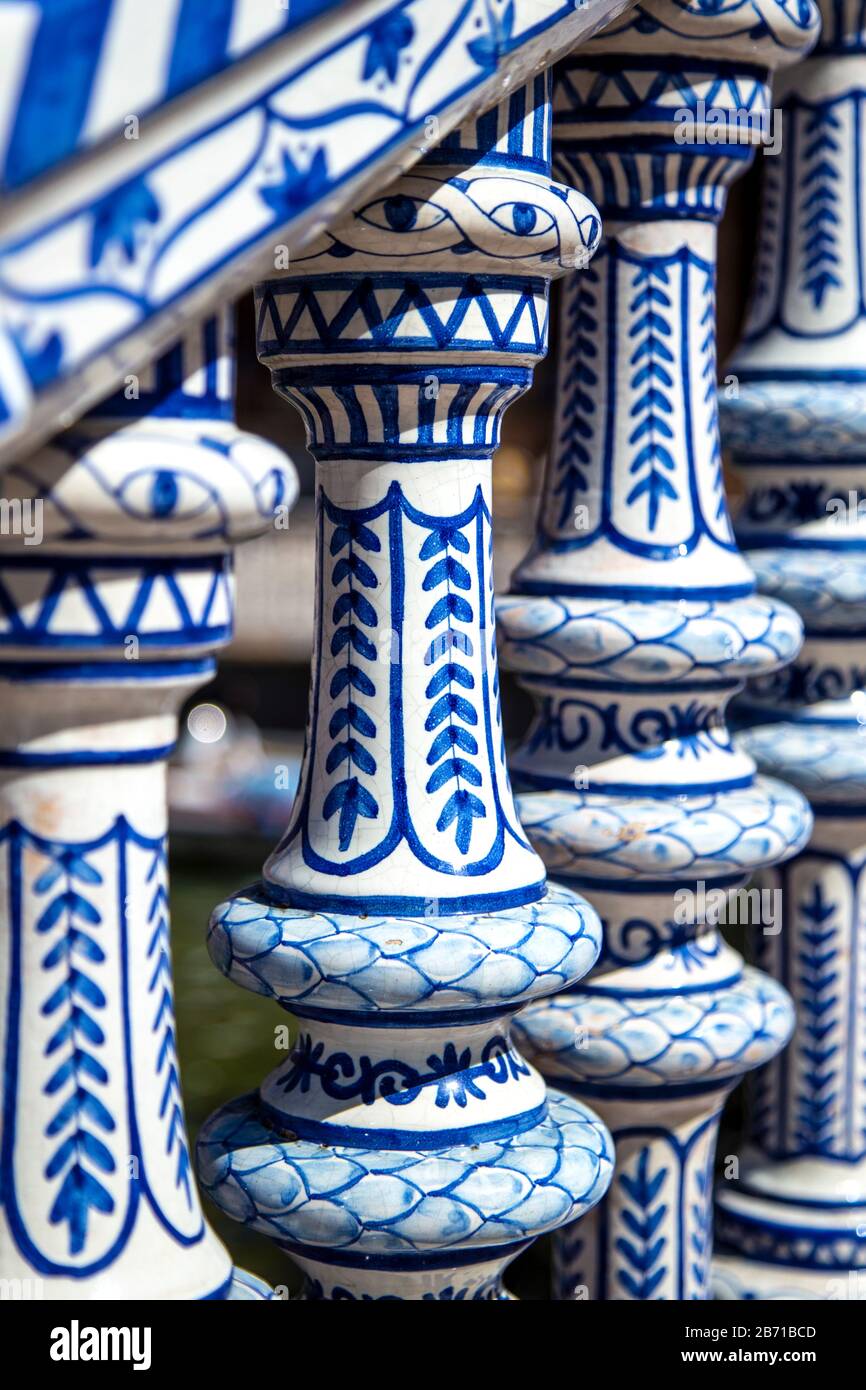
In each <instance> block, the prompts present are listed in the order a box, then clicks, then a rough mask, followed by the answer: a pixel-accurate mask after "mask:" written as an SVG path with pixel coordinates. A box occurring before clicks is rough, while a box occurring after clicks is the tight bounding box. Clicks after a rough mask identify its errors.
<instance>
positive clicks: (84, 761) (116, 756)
mask: <svg viewBox="0 0 866 1390" xmlns="http://www.w3.org/2000/svg"><path fill="white" fill-rule="evenodd" d="M174 748H175V744H174V742H172V743H166V744H164V745H163V746H162V747H161V748H129V749H126V750H123V749H114V748H112V749H101V748H100V749H96V748H93V749H91V748H71V749H69V751H68V752H65V753H22V752H20V751H19V750H17V749H2V748H0V767H32V768H40V767H44V768H49V767H105V766H121V765H124V764H127V765H128V764H130V763H158V762H162V760H163V759H164V758H168V757H170V756H171V754H172V753H173V752H174Z"/></svg>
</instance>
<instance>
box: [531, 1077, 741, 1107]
mask: <svg viewBox="0 0 866 1390" xmlns="http://www.w3.org/2000/svg"><path fill="white" fill-rule="evenodd" d="M548 1079H549V1080H550V1081H552V1082H553V1084H554V1085H555V1086H556V1089H557V1090H558V1091H565V1092H566V1093H567V1094H568V1095H574V1096H577V1098H578V1100H583V1099H588V1100H592V1099H593V1098H595V1099H596V1100H642V1101H646V1103H647V1104H648V1105H658V1103H659V1095H660V1093H662V1094H663V1095H664V1097H665V1099H666V1100H676V1099H678V1098H679V1097H686V1096H705V1095H711V1094H712V1093H713V1092H715V1091H732V1090H733V1089H734V1087H735V1086H738V1085H739V1084H740V1082H741V1081H742V1079H743V1074H742V1072H741V1071H740V1072H738V1073H737V1075H736V1076H726V1077H725V1078H724V1079H723V1080H715V1081H689V1082H684V1083H683V1084H678V1083H677V1082H675V1081H671V1080H670V1078H669V1077H667V1076H665V1077H659V1078H658V1080H657V1081H656V1082H655V1083H654V1084H653V1085H651V1086H620V1085H617V1083H616V1082H614V1081H585V1080H581V1081H575V1080H574V1079H573V1078H572V1077H569V1076H561V1075H560V1074H559V1072H557V1073H556V1074H555V1075H550V1076H549V1077H548Z"/></svg>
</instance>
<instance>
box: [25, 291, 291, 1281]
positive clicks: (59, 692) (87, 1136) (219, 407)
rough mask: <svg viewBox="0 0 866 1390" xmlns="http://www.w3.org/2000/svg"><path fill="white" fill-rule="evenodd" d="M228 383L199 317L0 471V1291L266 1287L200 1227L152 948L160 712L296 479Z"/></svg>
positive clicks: (155, 946)
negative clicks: (235, 1267)
mask: <svg viewBox="0 0 866 1390" xmlns="http://www.w3.org/2000/svg"><path fill="white" fill-rule="evenodd" d="M232 391H233V358H232V347H231V342H230V340H229V320H228V317H227V316H223V317H220V318H219V319H213V320H210V321H209V322H207V323H205V324H204V325H202V326H201V327H200V328H196V329H195V330H192V331H191V332H190V333H189V334H188V336H187V337H186V338H185V339H184V340H183V342H182V343H180V344H178V346H177V347H176V348H175V349H174V350H172V351H171V352H169V353H168V354H166V356H165V357H163V358H161V359H160V360H159V361H158V362H157V363H156V364H155V366H154V367H153V368H151V369H149V370H148V372H146V373H143V374H142V376H141V377H140V378H139V379H138V380H137V381H136V380H134V379H132V378H130V379H128V380H127V383H126V386H125V388H124V390H123V391H121V392H120V393H119V394H118V395H117V396H115V397H113V398H111V399H110V400H109V401H107V402H106V403H105V404H104V405H103V406H102V407H101V408H100V409H98V410H95V411H93V412H92V413H91V414H90V415H88V416H87V417H85V418H84V419H82V420H81V421H80V422H79V423H78V424H77V425H76V426H75V428H74V429H72V430H70V431H68V432H67V433H66V434H64V435H62V436H60V437H58V438H57V439H56V440H55V441H54V442H53V443H52V444H50V445H48V446H46V447H45V448H44V449H42V450H41V451H40V452H38V453H37V454H36V455H34V456H33V457H32V458H30V459H28V460H27V461H26V462H25V463H22V464H20V465H17V466H14V467H12V468H11V469H10V470H9V471H8V472H7V473H4V474H3V479H2V488H3V492H4V496H5V498H6V499H7V502H8V503H9V516H10V517H11V518H13V520H14V519H15V518H16V517H17V518H18V521H19V524H18V525H17V526H16V527H13V528H11V529H17V530H18V531H19V534H18V535H16V536H11V535H5V536H4V537H3V540H2V549H0V702H2V708H3V711H4V716H3V725H2V730H0V902H2V929H0V1018H2V1038H3V1049H4V1059H3V1060H4V1073H3V1074H4V1087H3V1117H2V1141H0V1174H2V1177H0V1189H2V1193H3V1201H2V1205H0V1277H2V1279H3V1281H4V1288H6V1287H12V1288H19V1287H21V1288H22V1289H26V1288H30V1289H32V1290H35V1291H36V1292H34V1293H33V1294H32V1296H37V1297H45V1298H51V1299H70V1298H71V1299H82V1298H83V1299H104V1298H109V1299H209V1298H225V1297H227V1296H233V1297H241V1298H247V1297H262V1296H268V1294H267V1291H266V1290H265V1289H264V1286H261V1287H259V1286H258V1284H257V1281H255V1280H251V1279H250V1277H249V1276H246V1275H243V1274H242V1273H241V1274H240V1275H239V1277H238V1279H237V1280H236V1281H235V1287H234V1292H230V1286H231V1282H232V1267H231V1261H230V1258H229V1255H228V1253H227V1251H226V1250H224V1249H223V1247H222V1246H221V1244H220V1243H219V1242H218V1241H217V1239H216V1238H215V1236H214V1235H213V1233H212V1232H211V1231H210V1229H209V1227H208V1226H207V1225H206V1224H205V1221H204V1218H203V1215H202V1211H201V1205H200V1202H199V1197H198V1192H197V1190H196V1184H195V1179H194V1176H193V1171H192V1163H191V1158H190V1154H189V1146H188V1140H187V1134H186V1126H185V1121H184V1115H183V1104H182V1099H181V1093H180V1082H179V1076H178V1063H177V1053H176V1045H175V1025H174V1005H173V986H172V976H171V957H170V945H169V894H168V884H167V864H166V789H165V760H166V758H167V756H168V754H169V752H170V751H171V748H172V745H173V743H174V739H175V735H176V724H177V711H178V709H179V707H180V705H181V703H182V702H183V701H184V699H185V698H186V697H187V696H188V695H189V694H190V693H191V692H192V691H193V690H195V689H196V688H197V687H198V686H199V685H201V684H202V683H203V682H204V681H206V680H207V679H208V677H209V676H210V674H211V673H212V670H213V661H212V656H211V653H212V652H213V650H214V649H215V648H217V647H219V646H221V645H223V644H224V643H225V642H226V641H227V640H228V639H229V637H230V635H231V624H232V578H231V564H230V553H229V551H230V546H231V545H232V544H233V542H235V541H238V540H243V539H245V538H246V537H248V536H252V535H254V534H256V533H258V532H260V531H262V530H264V529H265V528H266V527H267V526H268V525H273V524H274V509H275V507H288V506H290V505H291V503H292V501H293V500H294V496H295V491H296V481H295V476H294V471H293V469H292V467H291V464H290V463H289V462H288V460H287V459H286V458H285V456H284V455H283V454H282V453H281V452H280V451H279V450H278V449H275V448H274V447H273V446H272V445H270V444H266V443H264V442H263V441H262V440H259V439H256V438H254V437H253V436H250V435H246V434H243V433H241V432H240V431H239V430H238V429H237V427H236V426H235V424H234V421H233V417H232ZM21 1296H26V1294H24V1293H22V1295H21Z"/></svg>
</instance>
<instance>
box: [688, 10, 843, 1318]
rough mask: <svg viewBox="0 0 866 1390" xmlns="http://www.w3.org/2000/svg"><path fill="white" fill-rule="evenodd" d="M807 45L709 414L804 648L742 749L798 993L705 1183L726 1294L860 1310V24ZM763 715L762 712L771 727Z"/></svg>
mask: <svg viewBox="0 0 866 1390" xmlns="http://www.w3.org/2000/svg"><path fill="white" fill-rule="evenodd" d="M820 8H821V14H822V20H823V30H822V37H821V42H820V44H819V46H818V48H817V50H816V52H815V55H814V56H813V57H812V58H810V59H809V60H808V61H807V62H805V63H803V64H802V65H801V66H800V67H799V68H796V69H794V70H792V72H791V73H790V74H789V75H788V77H787V79H786V81H785V83H784V85H783V86H782V88H781V89H780V92H779V100H780V103H781V105H782V108H783V111H784V131H785V145H784V151H783V157H782V158H780V159H769V160H767V161H766V164H765V189H764V206H763V212H762V223H761V244H760V251H759V257H758V264H757V270H756V281H755V285H754V289H753V298H752V305H751V310H750V314H749V317H748V321H747V324H746V329H745V333H744V336H743V340H742V343H741V345H740V347H739V349H738V351H737V353H736V355H735V358H734V360H733V362H732V363H731V368H730V370H731V372H732V373H733V374H735V376H736V377H737V378H738V381H739V389H738V393H737V395H736V396H734V397H732V398H731V399H724V393H723V403H722V406H723V423H724V429H725V435H726V438H727V441H728V442H729V443H730V445H731V448H732V451H733V455H734V459H735V461H736V465H737V467H738V469H739V470H740V475H741V477H742V480H743V482H744V484H745V488H746V498H745V502H744V504H743V509H742V513H741V516H740V518H739V521H738V533H739V534H740V536H741V538H742V540H743V542H744V544H746V545H747V546H749V548H750V554H749V559H750V561H751V563H752V564H753V566H754V568H755V571H756V573H757V576H758V582H759V585H760V587H761V590H762V592H764V593H765V594H768V595H771V596H773V597H774V598H781V599H783V600H785V601H786V602H789V603H791V604H792V605H793V606H794V607H795V608H796V609H797V611H798V612H799V613H800V615H801V616H802V619H803V622H804V625H805V629H806V641H805V644H804V647H803V651H802V653H801V654H800V656H799V657H798V658H797V660H796V661H795V662H794V664H793V665H792V666H791V667H789V668H788V670H787V671H785V672H781V673H779V675H778V676H776V677H769V678H767V679H765V680H761V681H758V682H756V683H755V685H754V686H753V687H751V688H750V690H749V692H748V694H747V696H746V697H744V701H743V705H742V715H741V717H742V718H743V719H744V720H747V721H748V722H749V723H750V724H752V725H754V726H756V727H754V728H753V729H751V730H750V731H749V732H748V733H747V734H744V735H743V736H742V738H741V740H740V742H741V746H742V747H743V748H744V749H746V750H748V752H749V753H750V754H751V755H752V756H753V757H754V758H755V759H756V761H757V762H758V764H759V766H760V767H761V768H762V769H764V770H766V771H767V772H769V773H771V774H772V775H773V776H779V777H782V778H784V779H785V780H786V781H788V782H790V783H791V784H793V785H794V786H796V787H798V788H799V789H800V790H801V791H802V792H804V793H805V795H806V796H808V798H809V801H810V803H811V806H812V809H813V812H814V815H815V829H814V832H813V835H812V838H811V841H810V843H809V846H808V848H807V849H806V850H805V851H804V852H803V853H802V854H800V855H798V856H797V858H796V859H793V860H791V861H790V862H789V863H787V864H785V865H784V866H783V867H781V868H779V869H775V870H770V871H768V872H766V873H765V874H763V875H762V876H761V886H762V887H765V888H769V889H771V890H778V891H779V892H780V894H781V897H782V903H783V928H782V931H781V933H780V934H779V935H777V936H768V935H765V934H763V933H761V932H760V931H759V932H756V933H755V937H754V944H755V950H756V956H757V959H758V961H759V963H760V964H761V965H762V966H763V967H764V968H765V969H767V970H768V971H769V972H770V973H771V974H772V975H773V976H774V977H775V978H776V979H778V980H780V981H782V982H783V983H784V984H785V985H786V986H787V988H789V989H790V990H791V992H792V994H793V996H794V1001H795V1004H796V1009H797V1026H796V1030H795V1033H794V1038H793V1041H792V1043H791V1045H790V1047H789V1048H788V1049H787V1051H786V1052H785V1053H784V1054H783V1055H782V1056H781V1057H780V1058H779V1059H778V1060H777V1061H776V1062H774V1063H773V1064H772V1066H770V1067H768V1068H767V1070H766V1071H765V1072H763V1073H762V1074H761V1076H760V1077H759V1078H758V1081H757V1084H756V1086H755V1090H754V1095H753V1113H752V1125H751V1144H750V1147H749V1148H747V1149H746V1150H745V1151H744V1153H743V1155H742V1161H741V1165H740V1172H739V1181H737V1182H726V1183H722V1184H721V1185H720V1188H719V1192H718V1198H717V1223H718V1229H719V1235H720V1238H721V1241H722V1242H723V1248H722V1252H721V1253H720V1255H719V1256H718V1258H717V1260H716V1266H715V1273H716V1282H717V1287H718V1292H719V1295H720V1296H722V1297H726V1298H806V1299H840V1298H843V1299H859V1300H862V1299H866V1142H864V1133H866V1131H864V1116H866V1093H864V1079H866V1078H864V1056H866V1008H864V1004H866V999H864V978H866V977H864V968H866V962H864V951H866V919H864V877H863V874H864V863H866V743H864V729H866V723H864V714H866V707H864V703H863V702H864V700H866V696H864V694H863V690H862V687H863V684H864V660H863V658H864V650H866V649H864V639H866V530H864V521H863V513H862V505H863V504H862V497H863V484H862V479H863V459H864V456H866V371H864V368H863V365H862V364H863V360H864V359H863V344H864V341H866V316H864V311H863V307H862V284H863V277H864V273H866V266H864V259H863V248H862V245H861V238H860V232H859V225H860V213H859V202H860V199H861V197H862V189H863V177H864V162H863V154H862V148H861V144H860V140H859V135H858V133H857V132H858V131H859V127H860V122H861V120H862V111H863V103H864V100H866V88H864V82H866V56H864V30H863V27H862V16H861V15H860V12H859V11H857V10H855V9H852V8H851V7H848V6H843V5H834V4H831V3H822V4H821V6H820ZM768 721H773V722H768Z"/></svg>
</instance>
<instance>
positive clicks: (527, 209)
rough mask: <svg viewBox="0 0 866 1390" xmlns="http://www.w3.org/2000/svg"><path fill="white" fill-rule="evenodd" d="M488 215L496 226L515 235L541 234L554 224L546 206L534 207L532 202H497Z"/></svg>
mask: <svg viewBox="0 0 866 1390" xmlns="http://www.w3.org/2000/svg"><path fill="white" fill-rule="evenodd" d="M489 216H490V219H491V221H493V222H495V223H496V225H497V227H502V228H503V229H504V230H505V231H506V232H512V233H513V234H514V235H515V236H542V235H543V234H544V233H545V232H549V231H550V229H551V227H553V226H554V225H555V222H554V218H553V217H552V215H551V214H550V213H549V212H548V211H547V209H546V208H539V207H535V206H534V205H533V204H532V203H499V204H498V206H497V207H495V208H492V209H491V211H490V213H489Z"/></svg>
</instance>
